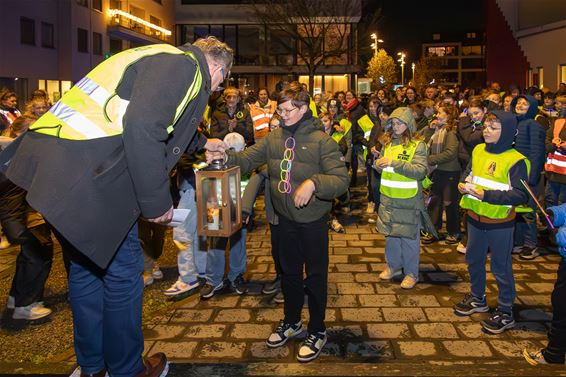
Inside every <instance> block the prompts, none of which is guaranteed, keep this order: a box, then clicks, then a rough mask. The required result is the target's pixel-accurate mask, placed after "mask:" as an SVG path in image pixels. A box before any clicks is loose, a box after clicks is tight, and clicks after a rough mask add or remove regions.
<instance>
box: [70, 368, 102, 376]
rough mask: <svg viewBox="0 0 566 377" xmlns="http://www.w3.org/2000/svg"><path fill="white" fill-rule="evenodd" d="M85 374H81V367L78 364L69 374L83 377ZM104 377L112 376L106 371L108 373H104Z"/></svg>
mask: <svg viewBox="0 0 566 377" xmlns="http://www.w3.org/2000/svg"><path fill="white" fill-rule="evenodd" d="M81 376H83V374H81V367H80V366H78V367H77V369H75V370H74V371H73V373H72V374H71V375H70V376H69V377H81ZM104 377H110V375H109V374H108V372H106V374H105V375H104Z"/></svg>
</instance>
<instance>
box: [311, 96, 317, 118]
mask: <svg viewBox="0 0 566 377" xmlns="http://www.w3.org/2000/svg"><path fill="white" fill-rule="evenodd" d="M309 109H311V111H312V116H313V117H314V118H318V111H317V110H316V103H314V101H313V99H312V98H311V99H310V101H309Z"/></svg>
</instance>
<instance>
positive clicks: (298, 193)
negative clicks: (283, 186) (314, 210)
mask: <svg viewBox="0 0 566 377" xmlns="http://www.w3.org/2000/svg"><path fill="white" fill-rule="evenodd" d="M315 189H316V186H315V185H314V182H313V181H312V180H310V179H307V180H305V181H304V182H303V183H301V185H300V186H299V187H298V188H297V189H296V190H295V194H294V195H293V201H294V202H295V207H297V208H302V207H304V206H306V205H307V204H308V203H309V201H310V200H311V197H312V194H313V193H314V190H315Z"/></svg>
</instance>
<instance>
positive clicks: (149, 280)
mask: <svg viewBox="0 0 566 377" xmlns="http://www.w3.org/2000/svg"><path fill="white" fill-rule="evenodd" d="M153 281H154V280H153V276H152V275H151V273H150V272H144V273H143V286H144V287H147V286H148V285H152V284H153Z"/></svg>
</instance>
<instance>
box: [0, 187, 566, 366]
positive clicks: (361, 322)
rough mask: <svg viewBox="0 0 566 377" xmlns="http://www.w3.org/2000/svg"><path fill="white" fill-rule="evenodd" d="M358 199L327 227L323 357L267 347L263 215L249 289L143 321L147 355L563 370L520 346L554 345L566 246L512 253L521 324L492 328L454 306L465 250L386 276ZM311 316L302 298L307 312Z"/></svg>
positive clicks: (270, 317) (275, 308)
mask: <svg viewBox="0 0 566 377" xmlns="http://www.w3.org/2000/svg"><path fill="white" fill-rule="evenodd" d="M354 198H355V200H356V201H357V204H356V205H355V207H354V208H356V209H355V210H354V211H352V213H351V214H350V216H348V217H346V216H342V217H341V218H340V219H341V220H343V221H344V223H345V224H344V225H345V228H346V233H344V234H337V233H333V232H331V233H330V240H331V241H330V268H329V285H328V291H329V297H328V309H327V312H326V323H327V327H328V332H329V341H328V343H327V345H326V347H325V349H324V351H323V354H322V355H321V357H320V358H319V359H318V360H316V361H314V362H312V363H309V364H306V365H304V364H300V363H298V362H297V361H296V359H295V355H296V352H297V350H298V344H299V341H298V340H297V341H291V342H289V343H288V344H287V345H285V346H283V347H281V348H279V349H275V350H272V349H268V348H267V347H266V346H265V342H264V341H265V339H266V338H267V337H268V336H269V334H270V332H271V331H272V329H273V328H274V325H275V324H276V322H277V321H279V320H280V319H282V318H283V308H282V305H278V304H275V303H273V302H272V298H273V297H272V295H271V296H267V295H262V294H261V287H262V284H263V283H265V282H267V281H269V280H271V279H273V278H274V276H275V274H274V266H273V262H272V259H271V256H270V238H269V234H268V230H267V227H266V225H265V218H264V216H263V214H262V213H261V212H260V213H259V219H258V226H257V227H256V228H255V229H254V230H253V231H252V232H250V233H249V235H248V242H247V246H248V272H247V278H248V279H249V280H250V292H249V293H248V294H246V295H243V296H237V295H235V294H232V293H229V292H222V293H221V294H218V295H216V296H214V297H213V298H211V299H210V300H207V301H200V300H199V299H198V297H197V296H191V297H189V298H186V299H184V300H182V301H181V302H179V303H177V305H175V306H174V309H171V308H169V309H168V310H167V311H166V312H162V313H160V314H159V315H158V316H156V317H155V318H154V320H153V321H152V324H151V325H149V326H147V328H146V329H145V332H144V334H145V352H147V353H150V354H151V353H154V352H157V351H163V352H165V353H166V354H167V356H168V357H169V359H170V360H171V361H172V362H173V363H174V364H173V365H172V367H171V372H170V376H173V377H175V376H240V375H242V376H248V375H249V376H263V375H265V376H283V375H289V376H291V375H292V376H301V375H318V376H323V375H324V376H350V375H358V376H365V375H376V376H380V375H383V376H388V375H397V376H399V375H403V376H404V375H412V376H413V375H414V376H417V375H422V376H434V375H439V376H440V375H442V376H459V375H466V376H479V375H490V376H496V375H497V376H507V375H514V376H550V375H554V376H558V375H566V370H565V368H564V366H563V365H561V366H552V367H531V366H529V365H528V364H527V363H526V362H525V361H524V360H523V358H522V356H521V350H522V348H524V347H529V348H531V349H537V348H541V347H542V346H544V345H545V344H546V331H547V328H548V321H549V319H550V317H551V313H550V311H551V309H550V293H551V291H552V289H553V283H554V280H555V279H556V269H557V264H558V261H559V256H558V255H556V254H546V255H543V256H541V257H539V258H537V259H536V260H534V261H520V260H518V259H514V270H515V279H516V286H517V300H516V306H515V314H516V318H517V320H518V324H517V327H516V328H515V329H513V330H510V331H508V332H506V333H504V334H501V335H497V336H491V335H487V334H485V333H484V332H482V330H481V326H480V324H479V322H480V321H481V320H482V319H484V318H486V317H487V313H482V314H475V315H473V316H471V317H458V316H455V315H454V314H453V311H452V305H453V304H454V303H455V302H457V301H459V300H460V299H461V298H462V296H463V295H464V294H465V293H466V292H468V290H469V279H468V276H467V269H466V263H465V259H464V258H465V257H464V255H461V254H458V253H457V252H456V248H455V246H447V245H444V244H443V243H436V244H433V245H430V246H423V247H422V248H421V264H420V276H419V280H420V281H419V283H418V284H417V285H416V287H415V288H414V289H412V290H403V289H401V288H400V286H399V283H400V279H396V280H393V281H392V282H381V281H379V277H378V274H379V272H381V271H382V270H383V268H384V262H385V258H384V245H385V240H384V237H383V236H382V235H380V234H378V233H377V231H376V230H375V227H374V225H373V224H368V221H367V220H368V215H366V214H365V206H364V201H363V198H362V197H361V193H360V192H358V193H357V194H355V195H354ZM260 206H261V205H260ZM2 263H4V261H2V260H0V266H1V265H2ZM487 268H488V271H489V264H488V265H487ZM487 283H488V284H487V294H488V302H489V304H490V305H491V306H492V307H493V306H495V305H496V292H497V288H496V284H495V280H494V278H493V276H492V275H491V274H489V273H488V281H487ZM307 318H308V311H307V310H306V306H305V309H304V311H303V319H304V320H307ZM304 324H306V322H304ZM71 355H72V353H71ZM73 360H74V359H73V358H72V356H70V357H69V359H68V360H66V361H64V362H60V361H59V362H58V363H52V364H49V363H46V364H45V365H43V366H38V367H29V366H28V368H23V369H21V370H20V372H19V373H23V372H25V373H34V372H33V371H34V370H35V371H36V372H35V373H40V372H41V373H46V372H51V373H62V372H68V371H70V370H72V368H73ZM16 367H17V365H14V366H13V368H8V366H7V365H5V366H4V368H1V367H0V371H2V370H8V369H11V370H12V371H14V372H18V370H17V368H16ZM34 368H35V369H34Z"/></svg>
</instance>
